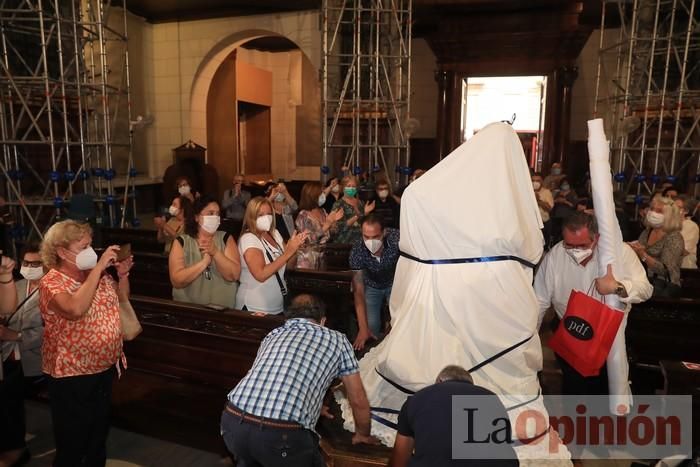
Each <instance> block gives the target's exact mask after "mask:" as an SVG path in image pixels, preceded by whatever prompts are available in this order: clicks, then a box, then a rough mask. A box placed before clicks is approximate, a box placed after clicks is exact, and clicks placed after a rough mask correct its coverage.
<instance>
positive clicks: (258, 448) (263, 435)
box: [221, 410, 325, 467]
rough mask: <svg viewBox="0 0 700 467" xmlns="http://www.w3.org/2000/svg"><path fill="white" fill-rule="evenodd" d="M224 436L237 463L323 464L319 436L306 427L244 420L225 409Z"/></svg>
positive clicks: (245, 466)
mask: <svg viewBox="0 0 700 467" xmlns="http://www.w3.org/2000/svg"><path fill="white" fill-rule="evenodd" d="M221 436H222V437H223V438H224V443H225V444H226V447H227V448H228V450H229V452H231V453H232V454H233V455H234V457H235V458H236V462H237V464H236V465H237V466H238V467H268V466H285V467H322V466H323V465H325V463H324V462H323V457H322V455H321V450H320V448H319V445H318V436H317V435H316V434H315V433H314V432H312V431H310V430H305V429H284V428H275V427H269V426H264V425H259V424H256V423H255V422H250V421H243V420H241V419H240V417H237V416H236V415H233V414H231V413H229V412H227V411H226V410H224V412H223V414H222V415H221Z"/></svg>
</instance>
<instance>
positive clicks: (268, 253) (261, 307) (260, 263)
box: [236, 196, 307, 315]
mask: <svg viewBox="0 0 700 467" xmlns="http://www.w3.org/2000/svg"><path fill="white" fill-rule="evenodd" d="M273 212H274V210H273V208H272V203H271V202H270V200H269V199H267V198H263V197H262V196H258V197H256V198H253V199H252V200H250V202H249V203H248V206H247V207H246V211H245V216H244V218H243V230H242V232H241V238H240V239H239V242H238V245H239V246H238V250H239V252H240V256H241V285H240V287H239V288H238V294H237V295H236V308H237V309H239V310H244V311H253V312H260V313H265V314H273V315H276V314H280V313H282V312H283V311H284V298H285V295H286V292H287V286H286V283H285V281H284V271H285V268H286V265H287V262H289V260H290V259H292V258H293V257H294V256H295V255H296V253H297V250H299V247H300V246H301V245H303V244H304V242H305V241H306V237H307V233H305V232H304V233H294V234H293V235H292V237H291V238H290V239H289V242H287V244H286V245H285V244H284V241H283V240H282V236H281V235H280V233H279V232H278V231H277V229H276V228H275V216H274V215H273Z"/></svg>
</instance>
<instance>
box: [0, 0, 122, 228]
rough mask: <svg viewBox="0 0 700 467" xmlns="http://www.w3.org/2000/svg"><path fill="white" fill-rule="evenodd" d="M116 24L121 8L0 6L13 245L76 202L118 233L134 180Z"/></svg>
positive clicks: (81, 3)
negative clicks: (80, 200)
mask: <svg viewBox="0 0 700 467" xmlns="http://www.w3.org/2000/svg"><path fill="white" fill-rule="evenodd" d="M126 15H127V11H126V4H125V0H119V1H102V0H5V1H3V2H2V3H1V4H0V40H1V41H2V42H1V44H0V47H1V50H2V58H1V59H0V67H1V69H2V73H0V146H1V147H2V155H1V156H0V171H1V172H2V175H3V176H4V182H5V183H4V196H5V197H6V198H7V201H8V204H9V205H10V206H11V207H12V216H11V218H12V222H13V228H12V236H13V237H15V238H16V239H22V238H24V237H26V236H29V237H31V236H33V235H34V234H38V236H39V237H41V236H42V232H43V231H44V230H45V228H46V227H47V226H48V225H50V224H51V223H53V222H54V220H55V219H57V218H61V217H64V215H65V209H66V208H68V207H69V206H70V203H71V200H74V199H76V198H75V196H76V195H81V196H82V198H83V203H85V202H86V201H85V200H88V201H87V203H88V207H90V206H92V207H94V208H95V215H94V220H95V222H97V223H98V224H100V223H102V224H109V225H115V224H116V223H117V222H118V221H119V220H121V221H122V225H123V221H124V219H125V214H126V213H125V206H126V205H127V201H128V199H127V196H130V194H131V192H130V190H129V185H130V183H132V178H133V176H134V175H135V172H134V169H133V155H132V153H131V139H132V138H131V136H132V132H131V131H130V130H131V101H130V95H129V59H128V50H127V32H126V31H127V16H126ZM120 176H121V177H120ZM117 182H118V183H117ZM117 185H120V186H123V187H124V192H123V194H124V197H123V199H122V195H121V194H118V193H117V192H116V191H115V187H116V186H117ZM132 191H133V190H132ZM131 198H132V202H131V203H129V204H130V206H131V208H130V209H135V205H134V203H135V200H134V197H133V196H131ZM93 201H94V204H93ZM76 204H77V203H76ZM70 207H75V206H70ZM88 210H89V209H88ZM86 217H89V216H87V215H86Z"/></svg>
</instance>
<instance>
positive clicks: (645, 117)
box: [594, 0, 700, 204]
mask: <svg viewBox="0 0 700 467" xmlns="http://www.w3.org/2000/svg"><path fill="white" fill-rule="evenodd" d="M602 4H603V14H602V17H601V30H600V43H599V56H598V69H597V76H596V100H595V108H594V113H596V115H600V116H603V117H605V120H606V123H607V124H608V126H609V127H610V128H609V130H610V132H609V134H611V141H610V143H611V156H612V167H613V170H616V174H615V180H616V181H617V183H618V187H619V188H620V189H621V190H622V191H623V192H624V193H626V194H628V195H634V198H635V200H636V202H637V204H640V203H641V202H643V200H645V199H648V197H649V196H651V195H652V194H653V193H655V192H656V191H657V190H658V188H659V187H660V186H661V184H663V183H665V182H671V183H674V184H677V185H678V186H679V187H681V188H683V189H686V188H687V189H688V191H689V192H693V190H694V193H695V194H697V193H698V188H699V187H698V185H699V183H698V182H700V175H699V174H700V157H699V154H700V24H699V22H698V18H699V17H700V11H698V6H700V5H697V4H696V0H617V1H610V0H603V1H602ZM617 17H619V20H620V21H619V25H618V24H615V26H614V27H610V26H606V23H611V24H612V23H616V19H615V18H617Z"/></svg>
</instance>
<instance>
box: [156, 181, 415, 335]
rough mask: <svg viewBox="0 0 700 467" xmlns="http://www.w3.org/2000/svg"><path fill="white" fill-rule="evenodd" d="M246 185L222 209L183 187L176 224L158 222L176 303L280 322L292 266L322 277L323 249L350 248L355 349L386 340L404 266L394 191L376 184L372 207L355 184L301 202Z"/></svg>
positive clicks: (173, 216)
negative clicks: (234, 226) (388, 310)
mask: <svg viewBox="0 0 700 467" xmlns="http://www.w3.org/2000/svg"><path fill="white" fill-rule="evenodd" d="M418 176H420V173H418V174H416V175H415V176H414V177H412V180H415V179H416V178H417V177H418ZM244 181H245V179H244V177H243V175H240V174H239V175H236V176H235V177H234V178H233V186H232V188H230V189H227V190H226V191H225V192H224V196H223V199H222V200H221V202H220V203H219V202H218V201H217V200H215V199H213V198H211V197H210V196H207V195H201V194H199V193H197V192H196V191H194V190H193V189H192V188H191V184H190V182H189V181H188V180H187V179H186V178H184V177H181V178H179V179H178V180H177V181H176V188H177V191H178V196H177V197H175V198H173V200H172V201H171V203H170V207H169V208H168V213H169V219H167V220H166V217H165V216H159V217H156V218H155V224H156V227H157V229H158V240H159V241H161V242H162V243H164V244H165V247H164V248H165V252H166V253H167V254H168V257H169V274H170V281H171V283H172V287H173V289H172V294H173V295H172V296H173V299H174V300H178V301H185V302H189V303H196V304H200V305H205V306H210V307H214V308H218V307H221V308H236V309H239V310H243V311H249V312H251V313H256V314H280V313H282V312H283V311H284V308H285V306H284V305H285V300H286V299H287V295H288V291H287V287H286V282H285V279H284V275H285V270H286V268H287V265H288V264H289V265H291V266H293V267H298V268H312V269H315V268H319V267H320V266H321V262H322V261H321V257H322V248H323V245H325V244H327V243H340V244H348V245H351V246H352V249H351V253H350V264H349V267H350V269H352V270H353V271H355V278H354V280H353V291H354V295H355V303H356V314H357V322H358V326H357V327H358V335H357V337H356V338H355V340H354V347H355V348H356V349H362V348H364V346H365V343H366V342H367V341H368V340H369V339H374V340H376V339H378V338H379V337H381V335H382V332H383V326H384V325H383V323H382V319H381V318H382V308H383V307H384V306H385V304H387V303H388V300H389V296H390V294H391V284H392V281H393V276H394V270H395V268H396V263H397V261H398V242H399V231H398V227H399V222H400V221H399V215H400V203H401V198H400V197H399V196H397V195H396V194H393V193H392V190H391V184H390V183H389V182H388V181H386V180H379V181H377V182H376V183H375V184H374V187H373V190H372V194H371V195H370V198H372V199H368V200H366V201H365V200H362V199H360V196H359V189H358V180H357V178H355V177H353V176H351V175H346V176H344V177H342V178H340V179H339V178H335V177H334V178H330V179H329V180H328V181H327V182H326V183H325V184H321V183H319V182H307V183H305V184H304V186H303V187H302V189H301V197H300V200H299V202H297V200H296V199H294V197H293V196H292V195H291V194H290V193H289V190H288V189H287V187H286V185H285V184H284V183H283V182H281V181H278V182H271V183H268V184H267V185H266V186H265V187H264V196H256V197H253V196H252V195H251V193H250V191H248V190H247V189H246V187H245V183H244ZM222 218H226V219H230V220H232V221H234V222H240V223H241V226H242V228H241V234H240V237H238V239H237V240H236V239H234V237H233V235H229V234H227V233H226V232H223V231H219V230H218V229H219V227H220V226H221V222H222Z"/></svg>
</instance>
